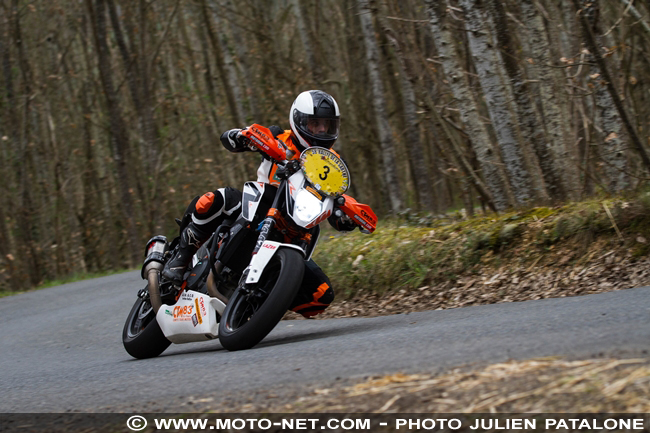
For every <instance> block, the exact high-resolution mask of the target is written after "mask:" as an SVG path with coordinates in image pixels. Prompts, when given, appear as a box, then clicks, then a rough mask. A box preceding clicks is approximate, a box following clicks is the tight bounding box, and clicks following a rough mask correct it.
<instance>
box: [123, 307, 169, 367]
mask: <svg viewBox="0 0 650 433" xmlns="http://www.w3.org/2000/svg"><path fill="white" fill-rule="evenodd" d="M122 343H123V344H124V348H125V349H126V351H127V352H128V353H129V355H131V356H132V357H134V358H138V359H144V358H153V357H156V356H158V355H160V354H161V353H163V352H164V351H165V349H167V348H168V347H169V345H170V344H171V342H170V341H169V340H168V339H167V338H166V337H165V335H164V334H163V332H162V330H161V329H160V326H159V325H158V322H157V321H156V314H155V313H154V311H153V308H152V307H151V303H150V302H149V300H148V299H146V300H145V299H142V298H138V299H137V301H135V304H134V305H133V308H131V312H130V313H129V316H128V317H127V319H126V323H125V324H124V330H123V331H122Z"/></svg>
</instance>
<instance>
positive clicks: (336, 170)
mask: <svg viewBox="0 0 650 433" xmlns="http://www.w3.org/2000/svg"><path fill="white" fill-rule="evenodd" d="M300 163H301V165H302V172H303V173H304V174H305V177H306V178H307V180H308V181H309V182H311V183H312V185H314V187H315V188H316V189H317V190H319V191H320V192H322V193H324V194H327V195H339V194H343V193H345V191H347V190H348V186H349V185H350V170H348V167H347V166H346V165H345V163H344V162H343V161H342V160H341V158H339V157H338V156H337V155H336V154H335V153H334V152H332V151H330V150H328V149H325V148H324V147H310V148H309V149H307V150H305V151H304V152H303V153H302V154H301V155H300Z"/></svg>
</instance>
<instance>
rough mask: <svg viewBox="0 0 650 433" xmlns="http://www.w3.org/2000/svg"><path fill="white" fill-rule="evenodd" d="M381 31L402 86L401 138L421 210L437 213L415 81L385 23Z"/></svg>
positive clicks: (399, 47)
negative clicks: (402, 117)
mask: <svg viewBox="0 0 650 433" xmlns="http://www.w3.org/2000/svg"><path fill="white" fill-rule="evenodd" d="M382 27H383V30H384V33H385V34H386V37H388V40H389V41H390V42H391V44H392V45H393V48H394V49H395V54H396V57H397V61H398V64H399V67H400V71H399V75H400V77H401V81H400V82H401V85H402V88H401V90H402V104H403V106H404V123H405V130H404V137H405V138H406V145H407V148H408V155H409V160H410V164H411V167H412V171H413V183H414V184H415V187H416V188H415V191H416V195H417V198H418V203H419V205H420V207H421V208H422V209H424V210H427V211H430V212H437V209H436V206H435V202H434V200H433V190H432V185H431V176H430V174H429V169H428V167H427V160H426V158H425V154H424V149H423V146H422V141H421V140H420V127H419V122H418V117H417V108H418V106H417V98H416V96H415V90H414V82H415V78H414V77H413V73H412V71H411V68H410V67H409V65H408V63H407V61H406V58H405V55H404V52H403V51H402V48H401V46H400V44H399V42H398V41H397V38H396V36H395V34H394V32H393V31H392V29H390V28H389V27H388V26H387V24H386V23H385V22H382Z"/></svg>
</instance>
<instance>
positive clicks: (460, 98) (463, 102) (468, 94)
mask: <svg viewBox="0 0 650 433" xmlns="http://www.w3.org/2000/svg"><path fill="white" fill-rule="evenodd" d="M425 3H426V5H427V12H428V15H429V24H430V27H431V32H432V33H433V35H434V38H433V39H434V42H435V45H436V50H437V51H438V57H439V59H440V62H441V63H442V67H443V69H444V72H445V75H446V76H447V78H448V80H449V87H450V88H451V91H452V93H453V95H454V99H455V100H456V106H457V107H458V110H459V112H460V116H461V119H462V121H463V124H464V125H465V128H466V130H467V134H468V136H469V138H470V141H471V142H472V146H473V147H474V151H475V153H476V157H477V158H478V161H479V165H480V166H481V171H482V172H483V177H484V178H485V183H486V184H487V187H488V188H489V190H490V194H491V196H492V199H493V201H494V206H495V207H496V209H497V210H499V211H502V210H505V209H506V208H508V206H510V205H512V204H513V203H512V202H511V201H510V199H509V194H508V189H507V188H508V187H507V186H506V183H505V182H504V179H503V176H502V174H501V172H500V169H499V166H500V161H499V157H498V153H497V152H496V151H495V150H494V149H493V147H492V144H491V143H490V138H489V135H488V131H487V129H486V127H485V126H484V125H483V122H482V121H481V119H480V117H479V113H478V108H477V103H476V100H475V99H474V96H473V95H472V91H471V89H470V86H469V82H468V80H467V77H466V75H465V71H464V68H463V67H462V66H461V65H460V62H459V57H458V55H457V54H456V52H455V49H454V44H455V41H456V39H455V37H454V35H453V34H452V32H451V31H450V30H449V27H448V25H447V23H445V22H444V19H443V18H444V13H445V9H444V5H443V4H441V3H439V2H438V1H436V0H425Z"/></svg>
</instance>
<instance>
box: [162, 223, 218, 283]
mask: <svg viewBox="0 0 650 433" xmlns="http://www.w3.org/2000/svg"><path fill="white" fill-rule="evenodd" d="M209 237H210V233H206V232H204V231H202V230H201V229H200V228H199V227H197V226H196V225H195V224H194V223H193V222H190V223H189V224H188V225H187V227H185V228H184V229H183V231H182V232H181V236H180V241H179V243H178V250H177V252H176V255H175V256H174V257H172V258H171V259H169V261H168V262H167V263H165V268H164V269H163V271H162V275H163V277H165V278H167V279H168V280H170V281H172V282H173V283H174V284H180V283H181V282H182V281H183V275H184V274H185V269H187V265H189V263H190V260H191V259H192V256H193V255H194V254H195V253H196V251H197V250H198V249H199V248H200V247H201V245H203V243H204V242H205V241H207V240H208V238H209Z"/></svg>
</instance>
